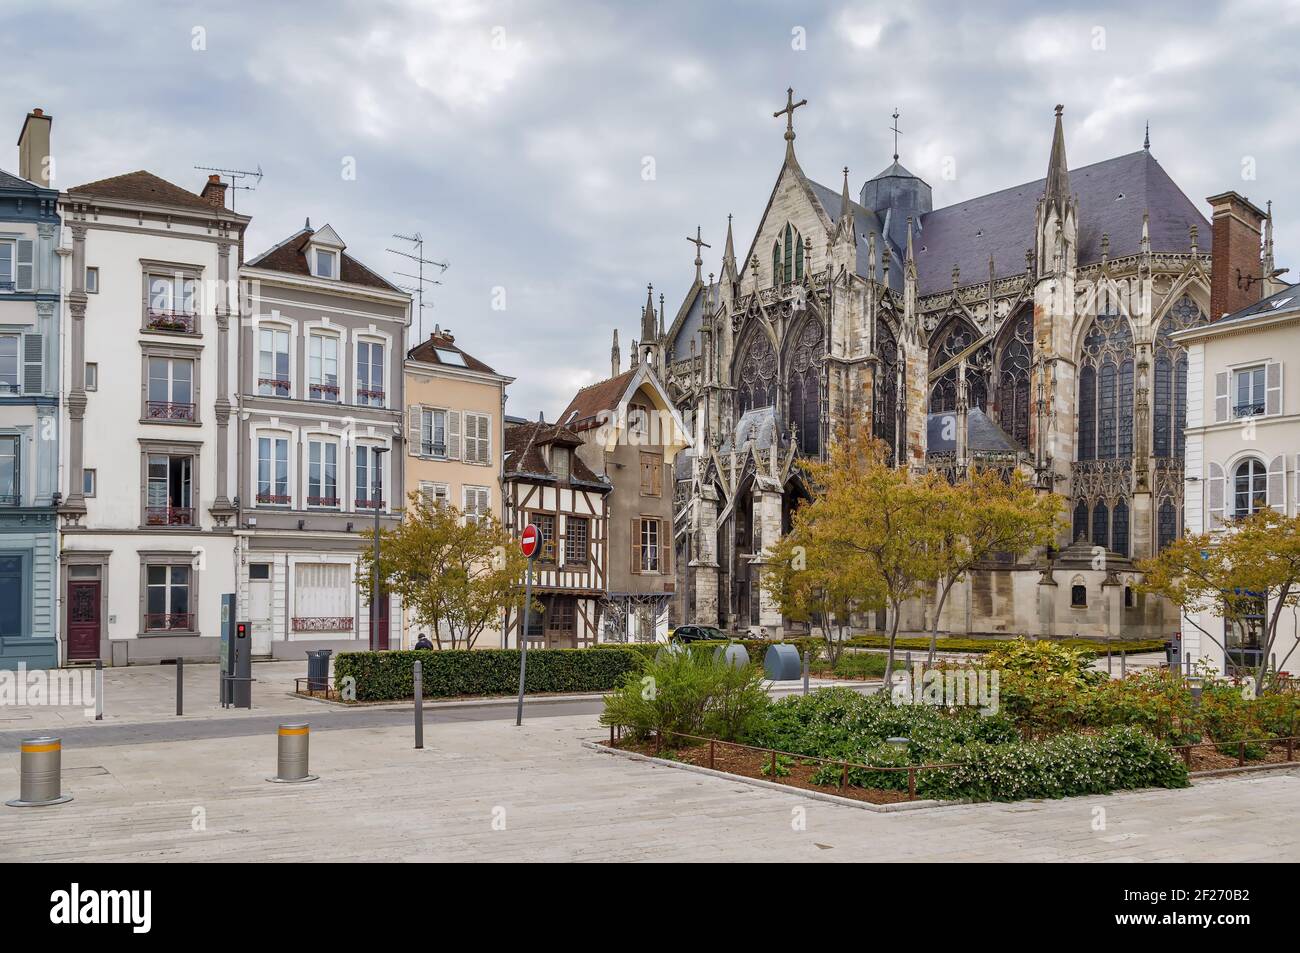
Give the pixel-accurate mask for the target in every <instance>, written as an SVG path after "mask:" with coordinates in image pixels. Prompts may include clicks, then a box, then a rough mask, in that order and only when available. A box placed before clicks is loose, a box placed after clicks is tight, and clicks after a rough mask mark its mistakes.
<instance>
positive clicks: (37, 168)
mask: <svg viewBox="0 0 1300 953" xmlns="http://www.w3.org/2000/svg"><path fill="white" fill-rule="evenodd" d="M53 122H54V117H53V116H47V115H45V110H43V109H33V110H32V111H31V112H29V113H28V114H27V118H26V119H25V120H23V129H22V132H20V133H18V175H19V176H20V177H21V178H24V179H26V180H27V181H28V182H35V183H36V184H37V185H43V186H45V187H46V188H49V187H50V179H51V178H52V176H51V174H50V173H52V172H53V171H54V169H53V165H54V160H53V159H51V158H50V126H51V125H52V124H53Z"/></svg>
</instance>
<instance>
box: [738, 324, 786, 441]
mask: <svg viewBox="0 0 1300 953" xmlns="http://www.w3.org/2000/svg"><path fill="white" fill-rule="evenodd" d="M744 348H745V349H744V352H743V356H742V357H741V359H740V363H739V364H738V365H737V371H736V417H737V420H739V418H740V416H741V415H743V414H744V413H745V412H746V411H749V410H753V409H754V408H756V407H771V406H774V405H775V403H776V352H775V351H773V349H772V342H771V340H770V339H769V338H768V336H767V334H766V332H765V331H763V329H762V328H754V330H753V331H752V332H751V334H750V336H749V340H748V341H746V342H745V345H744Z"/></svg>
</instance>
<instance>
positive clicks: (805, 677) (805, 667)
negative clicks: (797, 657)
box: [803, 649, 808, 695]
mask: <svg viewBox="0 0 1300 953" xmlns="http://www.w3.org/2000/svg"><path fill="white" fill-rule="evenodd" d="M803 693H804V694H805V695H807V694H808V650H807V649H804V652H803Z"/></svg>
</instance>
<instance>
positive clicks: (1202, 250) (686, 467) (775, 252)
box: [633, 94, 1271, 637]
mask: <svg viewBox="0 0 1300 953" xmlns="http://www.w3.org/2000/svg"><path fill="white" fill-rule="evenodd" d="M802 105H804V102H802V101H801V102H795V101H794V97H793V94H790V95H789V96H788V98H787V104H786V107H785V109H783V110H781V111H779V112H778V113H776V114H775V115H776V116H777V117H781V118H784V120H785V157H784V161H783V163H782V165H781V169H780V172H779V173H778V174H777V176H776V182H775V184H774V185H773V188H772V192H771V195H770V197H769V198H768V200H767V206H766V208H765V210H764V212H763V215H762V218H761V221H760V224H759V226H758V230H757V232H756V234H755V235H754V236H753V238H752V240H751V241H750V243H749V245H748V247H747V248H745V249H744V250H743V254H737V246H736V244H735V240H734V236H733V234H732V228H731V225H730V220H729V221H728V225H727V233H726V241H725V246H724V248H723V251H722V260H721V263H720V273H719V274H718V275H716V276H715V275H709V276H708V277H707V278H705V277H704V276H703V275H702V266H703V260H702V258H701V254H700V253H701V248H702V247H705V246H703V242H701V241H700V240H699V233H698V231H697V234H696V238H695V239H692V241H693V242H695V243H696V256H695V278H694V281H693V282H692V284H691V287H690V289H689V291H688V292H687V294H686V296H685V298H684V300H683V301H682V303H681V306H680V307H679V308H678V310H677V312H676V314H675V316H669V315H666V314H665V309H664V307H663V298H662V296H661V298H660V306H659V308H658V313H657V314H656V309H655V306H654V301H653V298H652V297H651V298H650V299H649V300H648V301H647V303H646V306H645V309H644V311H643V314H642V323H641V334H640V340H639V341H638V342H637V343H636V344H634V345H633V353H634V360H640V361H648V362H651V363H652V364H654V365H656V366H657V367H658V368H659V369H660V371H661V376H662V379H664V380H666V381H667V383H668V387H669V392H670V394H671V396H672V397H673V399H674V400H675V401H676V404H677V407H678V408H679V410H680V411H681V412H682V416H683V419H685V420H686V421H687V422H688V423H689V425H690V426H691V427H692V428H693V431H694V432H693V440H694V446H693V448H692V449H691V450H690V451H689V452H687V453H683V454H681V455H679V456H678V458H677V471H676V477H677V483H676V493H677V508H676V527H675V530H676V548H677V555H678V558H677V560H676V566H677V567H678V568H677V581H676V587H675V588H676V602H675V606H674V615H675V617H676V621H678V622H682V621H688V620H689V621H698V622H704V623H708V624H717V625H722V626H724V627H728V628H731V629H741V630H743V629H748V630H751V631H754V632H763V633H766V634H768V635H776V634H778V633H780V632H782V631H786V630H792V629H795V628H797V627H796V626H795V625H794V624H793V623H789V622H788V621H787V620H784V619H783V618H782V616H781V613H780V611H779V609H778V608H777V607H776V606H775V605H774V604H773V602H772V601H771V599H770V598H769V596H768V594H767V593H766V592H765V591H764V590H763V589H762V586H761V584H760V580H761V578H762V573H763V570H764V565H765V556H764V547H765V544H767V543H769V542H771V541H772V540H774V539H776V538H777V537H778V536H779V534H781V533H782V532H784V531H786V530H787V529H788V527H789V523H790V515H791V513H792V511H793V509H794V507H796V506H798V505H799V503H800V502H801V501H802V500H804V499H806V498H807V497H808V490H807V488H806V486H805V484H804V482H803V479H802V477H801V470H800V466H799V464H800V459H801V458H803V457H810V456H811V457H818V456H822V455H824V454H825V452H826V447H827V442H828V440H829V439H830V437H831V435H832V434H833V433H835V432H836V431H837V430H838V429H839V428H840V427H841V426H846V427H868V428H870V429H871V431H872V432H873V433H874V434H875V435H876V436H877V437H879V438H880V439H881V440H883V441H886V442H887V443H888V445H889V446H890V447H891V448H892V452H893V459H894V460H895V462H896V464H897V465H899V466H906V467H910V468H913V469H915V470H918V471H919V470H923V469H927V468H932V467H938V468H942V469H943V470H945V471H947V472H949V473H950V474H951V475H952V476H953V478H958V479H959V478H960V477H961V475H962V474H963V473H964V472H965V471H967V470H968V469H969V468H971V467H976V466H996V467H1001V468H1018V469H1019V470H1020V471H1021V472H1023V473H1024V474H1025V475H1026V476H1027V477H1028V478H1029V479H1030V480H1031V481H1032V482H1033V483H1034V485H1035V486H1036V487H1038V488H1039V489H1040V490H1041V491H1042V492H1051V493H1058V494H1061V495H1062V496H1063V497H1065V498H1066V500H1068V512H1069V514H1070V519H1069V520H1068V521H1067V523H1066V528H1064V529H1063V531H1062V534H1061V539H1060V540H1059V545H1057V546H1055V547H1051V548H1049V549H1047V550H1046V551H1042V552H1035V553H1032V554H1028V555H1026V556H1023V557H1020V558H1019V559H1015V560H1013V559H1010V558H1008V559H1006V560H1002V561H997V562H994V563H991V564H989V565H988V566H986V567H984V568H982V569H981V570H979V571H977V572H975V573H972V574H970V577H969V578H968V579H967V580H966V581H965V582H964V583H963V584H961V585H959V586H958V587H957V589H955V590H954V591H953V593H952V595H951V596H950V597H949V599H948V601H947V603H946V604H945V606H944V608H943V617H942V618H941V619H940V620H939V621H940V629H941V631H944V632H948V633H952V634H967V633H970V634H1001V633H1007V634H1029V635H1042V636H1049V635H1057V636H1069V635H1075V634H1079V635H1084V636H1095V637H1102V636H1106V635H1118V634H1120V633H1121V632H1122V633H1124V634H1125V635H1126V636H1157V635H1167V634H1168V632H1170V631H1173V630H1176V629H1177V628H1178V622H1177V614H1176V612H1175V611H1174V610H1173V609H1172V608H1171V607H1168V606H1166V605H1164V604H1163V603H1161V602H1159V601H1157V600H1155V599H1148V598H1147V597H1145V596H1144V595H1143V594H1141V593H1138V592H1136V591H1135V590H1134V589H1133V583H1134V581H1135V580H1136V578H1137V576H1136V573H1135V572H1134V569H1133V566H1134V563H1135V562H1136V561H1137V560H1138V559H1141V558H1142V557H1144V556H1148V555H1150V554H1151V553H1153V552H1154V551H1156V550H1157V549H1158V548H1159V547H1161V546H1162V545H1164V544H1165V543H1167V542H1168V541H1169V540H1171V539H1173V538H1174V537H1176V536H1177V535H1178V534H1179V533H1181V532H1182V525H1183V512H1182V507H1183V499H1182V491H1183V474H1182V468H1183V428H1184V420H1185V417H1186V398H1185V396H1184V395H1185V392H1186V387H1185V384H1186V377H1187V356H1186V354H1185V352H1184V350H1183V348H1182V347H1180V346H1179V345H1178V344H1176V343H1175V342H1173V341H1171V339H1170V335H1171V333H1172V332H1174V331H1177V330H1179V329H1183V328H1188V327H1191V326H1194V325H1197V324H1201V323H1204V322H1206V321H1207V320H1208V319H1209V315H1210V314H1211V313H1213V311H1212V304H1211V287H1212V283H1211V255H1210V251H1211V249H1210V243H1211V240H1212V239H1213V240H1214V241H1216V242H1218V241H1219V240H1220V238H1219V231H1218V229H1219V211H1220V209H1219V205H1218V204H1216V199H1222V200H1223V202H1224V203H1229V204H1230V202H1231V199H1238V200H1239V199H1240V197H1238V196H1236V195H1235V193H1226V195H1225V196H1221V197H1215V198H1212V199H1211V200H1210V204H1211V207H1212V208H1213V209H1214V212H1213V214H1214V218H1215V225H1214V233H1213V235H1212V234H1211V226H1210V223H1209V222H1208V221H1207V220H1206V219H1205V217H1204V216H1202V214H1201V213H1200V212H1199V211H1198V210H1197V207H1196V205H1195V204H1194V203H1193V202H1192V201H1191V200H1190V199H1188V197H1187V196H1186V195H1185V194H1184V193H1183V192H1182V191H1181V190H1180V189H1179V187H1178V186H1177V185H1176V184H1175V182H1174V181H1173V180H1172V179H1171V178H1170V176H1169V174H1168V173H1167V172H1166V171H1165V170H1164V168H1163V167H1161V165H1160V163H1158V162H1157V161H1156V159H1155V157H1154V156H1153V155H1152V154H1151V150H1150V146H1149V142H1148V143H1147V144H1145V145H1144V146H1143V148H1141V149H1139V150H1138V151H1135V152H1130V153H1128V154H1126V155H1121V156H1117V157H1115V158H1111V159H1107V160H1105V161H1102V162H1098V163H1095V164H1093V165H1089V166H1084V167H1082V168H1074V169H1071V168H1069V166H1068V164H1067V162H1066V149H1065V134H1064V128H1063V125H1062V107H1060V106H1058V107H1056V118H1055V128H1054V130H1053V133H1052V136H1051V141H1050V146H1048V147H1047V148H1045V150H1044V152H1045V155H1046V160H1047V162H1046V165H1047V170H1046V171H1047V174H1046V176H1045V178H1042V179H1039V180H1037V181H1034V182H1027V183H1024V184H1019V185H1011V186H1010V187H1008V188H1006V189H1003V190H1001V191H998V192H994V193H991V194H989V195H983V196H980V197H977V198H972V199H968V200H966V201H964V202H961V203H959V204H956V205H950V206H947V207H944V208H934V207H933V202H932V199H931V189H930V186H929V185H928V184H927V183H926V182H925V181H924V180H922V179H921V178H919V177H917V176H916V175H913V174H912V173H911V172H909V171H908V170H907V169H906V168H904V167H903V166H902V165H900V164H899V161H898V156H897V155H895V156H894V160H893V162H892V163H890V164H889V165H888V166H887V167H886V168H885V169H884V170H883V171H881V172H880V173H879V174H878V175H876V176H874V177H872V178H870V179H868V180H867V181H866V182H864V183H863V184H862V185H861V186H860V187H858V188H857V189H856V190H855V189H853V188H851V186H850V182H849V173H848V169H845V170H844V171H843V181H842V182H841V183H840V187H839V188H838V189H835V188H831V187H828V186H826V185H823V184H821V183H820V182H817V181H814V180H813V179H812V178H809V176H808V175H806V174H805V173H804V170H803V169H802V168H801V167H800V165H799V161H798V159H797V158H796V156H795V148H794V143H795V133H794V122H793V120H794V114H795V110H796V109H797V108H798V107H799V106H802ZM896 118H897V117H895V119H896ZM1044 138H1045V139H1046V136H1045V137H1044ZM1044 144H1045V146H1046V145H1047V143H1046V142H1045V143H1044ZM1245 204H1246V205H1247V206H1249V210H1252V211H1258V210H1256V209H1255V207H1254V206H1253V205H1250V204H1249V203H1248V202H1247V203H1245ZM1225 207H1226V206H1225ZM1237 212H1239V210H1234V209H1231V208H1228V209H1227V210H1226V212H1225V215H1227V214H1228V213H1234V214H1236V213H1237ZM1237 218H1238V219H1240V218H1241V215H1240V214H1237ZM1254 226H1255V229H1256V231H1255V232H1254V234H1255V236H1256V238H1257V239H1258V237H1259V235H1260V231H1259V229H1260V227H1261V226H1262V227H1263V228H1264V229H1265V230H1266V231H1265V234H1267V235H1269V236H1270V238H1269V239H1267V240H1265V241H1264V254H1263V258H1264V261H1263V262H1262V263H1261V262H1260V256H1259V254H1258V247H1259V245H1258V241H1257V244H1256V255H1255V259H1254V260H1255V264H1256V267H1257V268H1260V269H1263V274H1264V275H1265V276H1267V275H1268V274H1269V273H1270V271H1271V261H1269V258H1270V257H1271V247H1270V246H1271V220H1268V219H1262V218H1256V219H1255V220H1254ZM1239 280H1240V276H1239ZM1250 280H1253V279H1252V277H1251V276H1247V282H1248V283H1249V281H1250ZM1222 310H1227V306H1226V303H1225V306H1224V307H1223V309H1222ZM954 418H955V421H956V425H955V426H951V425H950V426H946V427H945V426H944V425H943V424H944V422H945V421H947V422H949V423H950V424H951V423H952V421H953V419H954ZM1099 556H1100V557H1102V558H1099ZM932 610H933V606H932V604H931V602H930V601H929V600H918V601H917V602H916V603H915V604H914V605H911V606H910V607H909V608H908V609H907V611H906V613H905V618H904V619H902V620H900V623H901V624H900V631H924V630H926V629H927V628H928V626H929V625H930V624H931V622H932V621H933V620H932V618H931V612H932ZM885 621H886V620H885V618H884V615H883V613H869V614H867V615H866V617H865V619H864V625H865V626H866V627H867V628H871V627H882V626H883V625H884V623H885Z"/></svg>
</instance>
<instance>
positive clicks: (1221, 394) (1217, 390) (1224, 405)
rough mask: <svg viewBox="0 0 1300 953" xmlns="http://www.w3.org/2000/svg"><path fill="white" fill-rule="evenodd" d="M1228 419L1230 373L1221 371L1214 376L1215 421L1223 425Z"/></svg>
mask: <svg viewBox="0 0 1300 953" xmlns="http://www.w3.org/2000/svg"><path fill="white" fill-rule="evenodd" d="M1227 419H1228V372H1227V371H1219V372H1218V373H1217V374H1215V375H1214V421H1215V423H1223V421H1225V420H1227Z"/></svg>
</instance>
